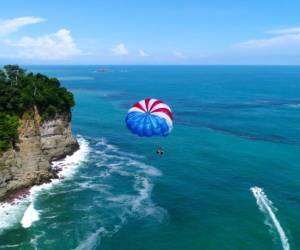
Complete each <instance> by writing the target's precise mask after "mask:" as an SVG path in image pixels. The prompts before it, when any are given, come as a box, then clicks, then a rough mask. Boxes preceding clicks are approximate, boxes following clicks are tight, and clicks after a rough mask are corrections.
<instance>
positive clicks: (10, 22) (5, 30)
mask: <svg viewBox="0 0 300 250" xmlns="http://www.w3.org/2000/svg"><path fill="white" fill-rule="evenodd" d="M44 21H45V19H43V18H40V17H32V16H24V17H17V18H13V19H6V20H0V37H1V36H2V37H3V36H6V35H9V34H11V33H14V32H16V31H18V30H19V28H21V27H23V26H26V25H30V24H36V23H41V22H44Z"/></svg>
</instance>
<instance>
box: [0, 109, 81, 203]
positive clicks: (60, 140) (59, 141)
mask: <svg viewBox="0 0 300 250" xmlns="http://www.w3.org/2000/svg"><path fill="white" fill-rule="evenodd" d="M18 132H19V140H18V142H17V143H16V145H14V147H13V148H12V149H9V150H8V151H6V152H4V153H3V154H2V155H1V156H0V200H1V199H3V198H5V197H6V196H7V195H9V194H11V193H14V192H16V191H18V190H20V189H22V188H26V187H30V186H32V185H35V184H41V183H43V182H46V181H48V180H49V179H51V178H53V177H54V176H55V174H54V173H53V171H51V168H50V162H51V161H52V160H57V159H61V158H63V157H65V156H66V155H69V154H72V153H73V152H74V151H76V150H77V149H78V148H79V145H78V143H77V141H76V139H75V138H74V137H73V136H72V132H71V114H68V115H64V116H59V117H57V118H55V119H53V120H49V121H46V122H41V118H40V116H39V114H38V112H37V110H36V109H35V110H34V112H33V116H32V117H30V118H28V117H26V115H24V116H23V118H22V119H21V120H20V126H19V131H18Z"/></svg>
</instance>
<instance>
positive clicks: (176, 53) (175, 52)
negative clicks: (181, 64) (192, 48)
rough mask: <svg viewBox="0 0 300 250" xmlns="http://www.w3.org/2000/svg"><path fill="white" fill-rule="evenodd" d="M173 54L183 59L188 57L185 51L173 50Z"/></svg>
mask: <svg viewBox="0 0 300 250" xmlns="http://www.w3.org/2000/svg"><path fill="white" fill-rule="evenodd" d="M173 55H174V56H175V57H177V58H181V59H185V58H186V56H185V55H184V54H183V53H181V52H178V51H173Z"/></svg>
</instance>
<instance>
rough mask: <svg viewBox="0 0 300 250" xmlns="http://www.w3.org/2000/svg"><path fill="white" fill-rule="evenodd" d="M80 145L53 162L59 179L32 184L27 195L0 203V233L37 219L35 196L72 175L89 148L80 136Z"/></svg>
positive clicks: (30, 223)
mask: <svg viewBox="0 0 300 250" xmlns="http://www.w3.org/2000/svg"><path fill="white" fill-rule="evenodd" d="M78 143H79V145H80V148H79V150H77V151H76V152H75V153H74V154H73V155H71V156H67V157H66V158H65V159H63V160H60V161H56V162H53V164H52V167H53V168H60V170H61V171H60V172H59V173H58V176H59V177H60V179H53V180H51V182H49V183H44V184H42V185H39V186H33V187H32V188H31V189H30V191H29V195H28V196H26V197H24V198H21V199H18V200H14V201H13V203H7V202H4V203H0V218H1V220H0V233H1V232H2V231H3V230H5V229H8V228H11V227H14V226H16V225H18V224H19V223H21V225H22V227H24V228H28V227H30V226H31V225H32V223H33V222H35V221H38V220H39V217H40V216H39V211H38V210H37V209H36V208H35V200H36V198H37V197H38V196H39V195H40V194H41V193H43V192H44V191H46V190H49V189H51V188H52V187H53V186H55V185H57V184H58V183H60V182H62V181H63V180H64V179H68V178H70V177H72V176H73V175H74V173H75V172H76V170H77V169H78V167H80V166H81V163H82V162H83V161H84V160H85V159H86V157H87V155H88V153H89V151H90V148H89V145H88V142H87V141H86V140H85V139H84V138H83V137H81V136H79V137H78Z"/></svg>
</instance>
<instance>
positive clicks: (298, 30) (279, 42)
mask: <svg viewBox="0 0 300 250" xmlns="http://www.w3.org/2000/svg"><path fill="white" fill-rule="evenodd" d="M267 33H269V34H274V36H272V37H269V38H265V39H252V40H248V41H245V42H242V43H238V44H237V47H240V48H276V47H287V46H292V45H300V27H293V28H287V29H279V30H273V31H269V32H267Z"/></svg>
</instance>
